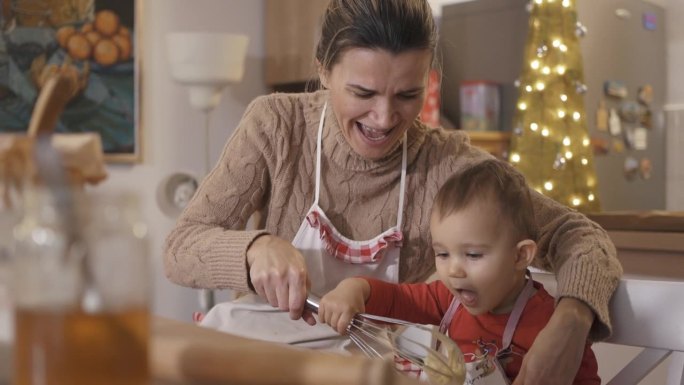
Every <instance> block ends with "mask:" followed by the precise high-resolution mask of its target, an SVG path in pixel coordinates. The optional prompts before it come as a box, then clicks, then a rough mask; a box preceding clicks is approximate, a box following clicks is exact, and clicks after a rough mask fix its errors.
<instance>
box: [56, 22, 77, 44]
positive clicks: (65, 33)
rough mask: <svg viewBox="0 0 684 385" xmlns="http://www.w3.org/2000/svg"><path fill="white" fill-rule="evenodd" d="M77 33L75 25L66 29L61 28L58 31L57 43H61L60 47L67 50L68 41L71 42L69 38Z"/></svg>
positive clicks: (66, 26) (67, 26)
mask: <svg viewBox="0 0 684 385" xmlns="http://www.w3.org/2000/svg"><path fill="white" fill-rule="evenodd" d="M75 33H76V28H74V26H73V25H65V26H64V27H60V28H59V29H58V30H57V43H59V45H60V47H62V48H66V46H67V41H69V38H70V37H71V36H72V35H73V34H75Z"/></svg>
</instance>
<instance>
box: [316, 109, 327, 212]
mask: <svg viewBox="0 0 684 385" xmlns="http://www.w3.org/2000/svg"><path fill="white" fill-rule="evenodd" d="M327 109H328V102H325V104H324V105H323V112H321V118H320V119H319V122H318V139H317V140H316V196H315V198H314V205H316V206H318V197H319V195H320V193H321V187H320V186H321V137H322V136H323V123H324V122H325V111H326V110H327Z"/></svg>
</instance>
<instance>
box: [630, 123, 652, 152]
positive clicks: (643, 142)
mask: <svg viewBox="0 0 684 385" xmlns="http://www.w3.org/2000/svg"><path fill="white" fill-rule="evenodd" d="M633 132H634V135H633V139H634V143H632V144H633V145H634V149H635V150H645V149H647V148H648V130H647V129H645V128H643V127H637V128H635V129H634V130H633Z"/></svg>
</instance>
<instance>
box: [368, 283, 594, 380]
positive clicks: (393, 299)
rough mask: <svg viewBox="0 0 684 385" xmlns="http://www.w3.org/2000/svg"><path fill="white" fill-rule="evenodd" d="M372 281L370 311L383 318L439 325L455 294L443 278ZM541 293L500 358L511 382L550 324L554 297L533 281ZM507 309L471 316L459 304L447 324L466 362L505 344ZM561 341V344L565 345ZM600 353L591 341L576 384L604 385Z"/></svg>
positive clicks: (524, 316)
mask: <svg viewBox="0 0 684 385" xmlns="http://www.w3.org/2000/svg"><path fill="white" fill-rule="evenodd" d="M367 281H368V282H369V284H370V286H371V291H370V296H369V298H368V301H367V302H366V312H368V313H371V314H376V315H381V316H384V317H391V318H398V319H403V320H406V321H409V322H414V323H421V324H432V325H439V323H440V321H441V320H442V318H443V317H444V314H445V313H446V311H447V309H448V308H449V305H450V304H451V300H452V299H453V297H454V296H453V294H451V292H449V289H447V288H446V286H444V284H443V283H442V282H440V281H434V282H431V283H429V284H426V283H415V284H399V285H397V284H392V283H387V282H383V281H380V280H376V279H368V278H367ZM534 287H535V288H536V289H537V292H536V293H535V294H534V295H533V296H532V297H531V298H530V299H529V300H528V301H527V304H526V305H525V309H524V310H523V312H522V315H521V316H520V320H519V321H518V326H517V327H516V329H515V333H514V334H513V339H512V341H511V350H512V353H508V354H504V355H502V356H499V362H500V363H501V366H502V367H503V368H504V370H505V372H506V376H507V377H508V378H509V380H511V381H513V380H514V379H515V377H516V376H517V375H518V373H519V372H520V367H521V364H522V359H523V356H524V355H525V353H527V351H528V350H529V349H530V346H532V343H533V342H534V339H535V338H536V337H537V334H539V332H540V331H541V330H542V328H544V326H546V324H547V322H548V321H549V319H550V318H551V314H552V313H553V310H554V298H553V297H552V296H551V295H549V293H548V292H547V291H546V290H544V287H543V285H542V284H541V283H539V282H534ZM508 316H509V314H491V313H487V314H483V315H479V316H473V315H471V314H470V313H469V312H468V311H467V310H466V309H465V307H464V306H459V308H458V310H457V311H456V314H454V318H453V319H452V321H451V324H450V325H449V336H450V337H451V339H453V340H454V341H456V343H457V344H458V347H459V348H460V349H461V351H462V352H463V354H464V356H465V360H466V362H470V361H472V360H473V359H474V357H473V356H474V355H475V354H477V355H481V354H482V353H483V352H484V351H485V350H488V351H489V352H491V354H495V353H496V352H497V351H498V349H500V348H501V346H502V342H501V339H502V336H503V333H504V329H505V328H506V322H507V321H508ZM562 348H563V347H562V346H559V347H558V349H562ZM600 383H601V379H600V378H599V376H598V364H597V362H596V356H594V352H593V351H592V350H591V345H590V344H589V343H587V345H586V347H585V349H584V356H583V357H582V364H581V365H580V368H579V370H578V371H577V376H575V380H574V382H573V384H575V385H580V384H581V385H590V384H591V385H600Z"/></svg>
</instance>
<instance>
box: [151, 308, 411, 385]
mask: <svg viewBox="0 0 684 385" xmlns="http://www.w3.org/2000/svg"><path fill="white" fill-rule="evenodd" d="M150 360H151V367H152V376H153V378H154V379H155V380H156V381H161V382H163V383H165V384H167V383H168V384H185V385H199V384H202V385H321V384H325V385H389V384H397V385H419V384H422V383H421V382H419V381H418V380H417V379H412V378H409V377H407V376H405V375H403V374H400V373H399V372H397V371H396V370H394V368H393V364H392V363H391V362H387V361H383V360H377V359H376V360H372V359H369V358H366V357H362V356H344V355H339V354H333V353H325V352H320V351H314V350H306V349H298V348H294V347H290V346H286V345H282V344H276V343H270V342H263V341H256V340H252V339H247V338H242V337H238V336H233V335H230V334H226V333H221V332H218V331H216V330H211V329H205V328H202V327H198V326H195V325H192V324H186V323H181V322H177V321H171V320H165V319H155V322H154V323H153V337H152V343H151V358H150Z"/></svg>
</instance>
